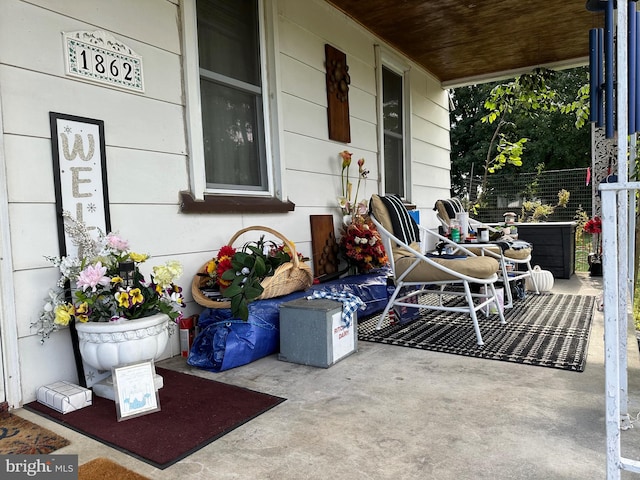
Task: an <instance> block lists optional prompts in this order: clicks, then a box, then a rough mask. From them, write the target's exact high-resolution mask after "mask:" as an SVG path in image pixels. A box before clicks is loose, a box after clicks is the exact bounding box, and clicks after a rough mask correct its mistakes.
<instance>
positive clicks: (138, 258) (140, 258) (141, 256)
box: [129, 252, 149, 263]
mask: <svg viewBox="0 0 640 480" xmlns="http://www.w3.org/2000/svg"><path fill="white" fill-rule="evenodd" d="M129 258H131V260H133V261H134V262H136V263H141V262H144V261H145V260H147V259H148V258H149V255H148V254H146V253H136V252H131V253H129Z"/></svg>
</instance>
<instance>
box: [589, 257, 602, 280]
mask: <svg viewBox="0 0 640 480" xmlns="http://www.w3.org/2000/svg"><path fill="white" fill-rule="evenodd" d="M587 261H588V262H589V275H591V276H592V277H601V276H602V257H601V256H600V255H597V254H595V253H590V254H589V256H588V257H587Z"/></svg>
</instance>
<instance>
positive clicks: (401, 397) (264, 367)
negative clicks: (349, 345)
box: [15, 273, 640, 480]
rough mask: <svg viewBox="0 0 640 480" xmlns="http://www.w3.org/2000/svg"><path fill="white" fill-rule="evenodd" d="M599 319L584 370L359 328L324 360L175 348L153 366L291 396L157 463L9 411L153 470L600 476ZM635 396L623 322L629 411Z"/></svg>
mask: <svg viewBox="0 0 640 480" xmlns="http://www.w3.org/2000/svg"><path fill="white" fill-rule="evenodd" d="M601 281H602V279H601V278H592V277H589V276H588V275H587V274H584V273H577V274H576V275H574V276H573V277H572V278H571V279H568V280H564V279H557V280H556V281H555V285H554V288H553V293H555V294H558V293H565V294H579V295H594V296H599V295H600V294H601V293H602V284H601ZM603 325H604V319H603V314H602V312H600V311H597V312H596V313H595V316H594V320H593V325H592V330H591V335H590V340H589V352H588V357H587V364H586V368H585V370H584V372H581V373H576V372H570V371H564V370H558V369H553V368H543V367H537V366H529V365H521V364H514V363H507V362H500V361H492V360H484V359H477V358H469V357H463V356H459V355H451V354H444V353H437V352H431V351H424V350H416V349H412V348H403V347H397V346H391V345H382V344H377V343H367V342H360V343H359V351H358V352H357V353H356V354H353V355H351V356H349V357H347V358H345V359H344V360H342V361H340V362H338V363H336V364H335V365H333V366H332V367H330V368H329V369H323V368H314V367H309V366H303V365H297V364H292V363H287V362H281V361H279V360H278V359H277V355H271V356H269V357H266V358H263V359H261V360H258V361H256V362H253V363H251V364H249V365H246V366H243V367H239V368H235V369H232V370H229V371H226V372H222V373H218V374H214V373H209V372H206V371H203V370H199V369H194V368H192V367H188V366H186V364H185V361H184V359H182V358H180V357H174V358H172V359H169V360H166V361H163V362H160V363H159V366H162V367H165V368H169V369H175V370H179V371H183V372H185V373H189V374H193V375H197V376H201V377H206V378H211V379H214V380H219V381H222V382H225V383H229V384H232V385H238V386H242V387H246V388H250V389H254V390H258V391H261V392H264V393H269V394H272V395H277V396H281V397H284V398H286V399H287V400H286V401H285V402H284V403H282V404H280V405H278V406H277V407H276V408H274V409H272V410H270V411H268V412H266V413H265V414H263V415H261V416H259V417H258V418H255V419H254V420H251V421H250V422H248V423H246V424H244V425H242V426H241V427H239V428H237V429H236V430H234V431H232V432H231V433H229V434H227V435H225V436H223V437H222V438H220V439H218V440H216V441H215V442H213V443H212V444H210V445H208V446H206V447H204V448H203V449H201V450H199V451H197V452H195V453H194V454H192V455H190V456H189V457H187V458H186V459H184V460H182V461H180V462H179V463H177V464H175V465H173V466H171V467H169V468H167V469H166V470H158V469H155V468H154V467H152V466H150V465H148V464H146V463H144V462H142V461H139V460H136V459H135V458H133V457H131V456H129V455H127V454H124V453H122V452H119V451H116V450H114V449H111V448H109V447H107V446H105V445H103V444H101V443H99V442H96V441H94V440H92V439H89V438H87V437H85V436H83V435H81V434H79V433H76V432H74V431H71V430H69V429H67V428H65V427H62V426H60V425H58V424H56V423H53V422H51V421H48V420H46V419H43V418H42V417H40V416H38V415H36V414H33V413H32V412H29V411H25V410H18V411H16V412H15V413H17V414H18V415H20V416H24V417H25V418H27V419H29V420H32V421H35V422H36V423H39V424H42V425H44V426H46V428H49V429H51V430H53V431H55V432H57V433H59V434H61V435H63V436H64V437H66V438H68V439H69V440H71V441H72V445H70V446H68V447H65V448H63V449H61V450H59V451H58V452H56V453H60V454H62V453H66V452H67V451H68V453H72V454H79V459H80V463H81V464H82V463H86V462H88V461H89V460H91V459H93V458H97V457H108V458H111V459H113V460H115V461H116V462H118V463H120V464H122V465H124V466H126V467H128V468H130V469H132V470H134V471H136V472H138V473H140V474H142V475H145V476H147V477H149V478H153V479H165V478H166V479H173V478H185V479H189V478H192V479H204V478H218V479H231V478H264V479H267V478H273V479H275V478H278V479H280V478H282V479H300V478H309V479H321V478H329V477H330V478H335V479H353V478H402V479H413V478H415V479H419V478H420V479H423V478H434V479H439V480H447V479H452V480H453V479H456V480H457V479H487V480H489V479H491V480H494V479H505V480H506V479H515V478H518V479H543V478H544V479H547V478H553V479H575V478H581V479H602V478H604V477H605V473H606V464H607V462H606V435H605V421H604V417H605V396H604V386H605V379H604V343H603V341H602V336H603ZM639 398H640V361H639V355H638V347H637V342H636V339H635V335H634V333H633V332H629V399H630V406H629V407H630V408H629V411H630V412H636V411H638V409H639V408H640V400H639ZM203 407H204V408H213V409H215V408H216V405H215V401H212V402H211V403H210V404H207V402H206V400H205V399H203ZM193 421H194V422H198V414H197V412H194V414H193ZM638 435H640V433H639V431H638V428H632V429H630V430H626V431H623V432H622V452H623V454H625V455H627V456H630V457H632V458H633V457H638V456H640V438H638ZM634 477H635V474H632V473H629V472H622V478H634Z"/></svg>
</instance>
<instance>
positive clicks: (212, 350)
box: [187, 270, 388, 372]
mask: <svg viewBox="0 0 640 480" xmlns="http://www.w3.org/2000/svg"><path fill="white" fill-rule="evenodd" d="M387 274H388V272H387V271H386V270H379V271H377V272H376V273H372V274H367V275H353V276H350V277H347V278H344V279H338V280H333V281H330V282H326V283H322V284H319V285H314V286H313V287H311V289H310V290H307V291H306V292H294V293H290V294H289V295H284V296H282V297H277V298H270V299H266V300H257V301H255V302H251V303H249V318H248V320H247V321H246V322H244V321H242V320H240V319H237V318H233V317H232V315H231V310H230V309H228V308H221V309H216V308H207V309H205V310H203V311H202V313H201V314H200V318H199V320H198V330H199V333H198V335H196V338H195V339H194V340H193V345H192V346H191V350H190V351H189V356H188V357H187V364H189V365H191V366H192V367H197V368H202V369H203V370H209V371H211V372H222V371H225V370H229V369H230V368H235V367H239V366H241V365H246V364H247V363H251V362H253V361H255V360H258V359H260V358H262V357H266V356H267V355H271V354H272V353H277V352H279V351H280V328H279V327H280V305H281V304H283V303H285V302H289V301H291V300H296V299H298V298H301V297H304V296H308V295H310V293H311V291H312V290H321V291H327V292H347V293H352V294H354V295H356V296H358V297H360V299H361V300H362V301H363V302H364V303H365V305H366V308H365V309H364V310H359V311H358V316H359V317H360V318H363V317H368V316H370V315H373V314H375V313H378V312H381V311H382V310H383V309H384V307H385V306H386V304H387Z"/></svg>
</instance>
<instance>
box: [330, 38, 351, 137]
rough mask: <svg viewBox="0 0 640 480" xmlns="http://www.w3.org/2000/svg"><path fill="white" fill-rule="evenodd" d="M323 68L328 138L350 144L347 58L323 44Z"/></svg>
mask: <svg viewBox="0 0 640 480" xmlns="http://www.w3.org/2000/svg"><path fill="white" fill-rule="evenodd" d="M324 52H325V68H326V71H327V73H326V80H327V117H328V121H329V138H330V139H331V140H337V141H339V142H345V143H349V142H351V127H350V124H349V84H350V83H351V77H350V76H349V66H348V65H347V56H346V55H345V54H344V53H343V52H341V51H340V50H338V49H336V48H334V47H332V46H331V45H328V44H325V46H324Z"/></svg>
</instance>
